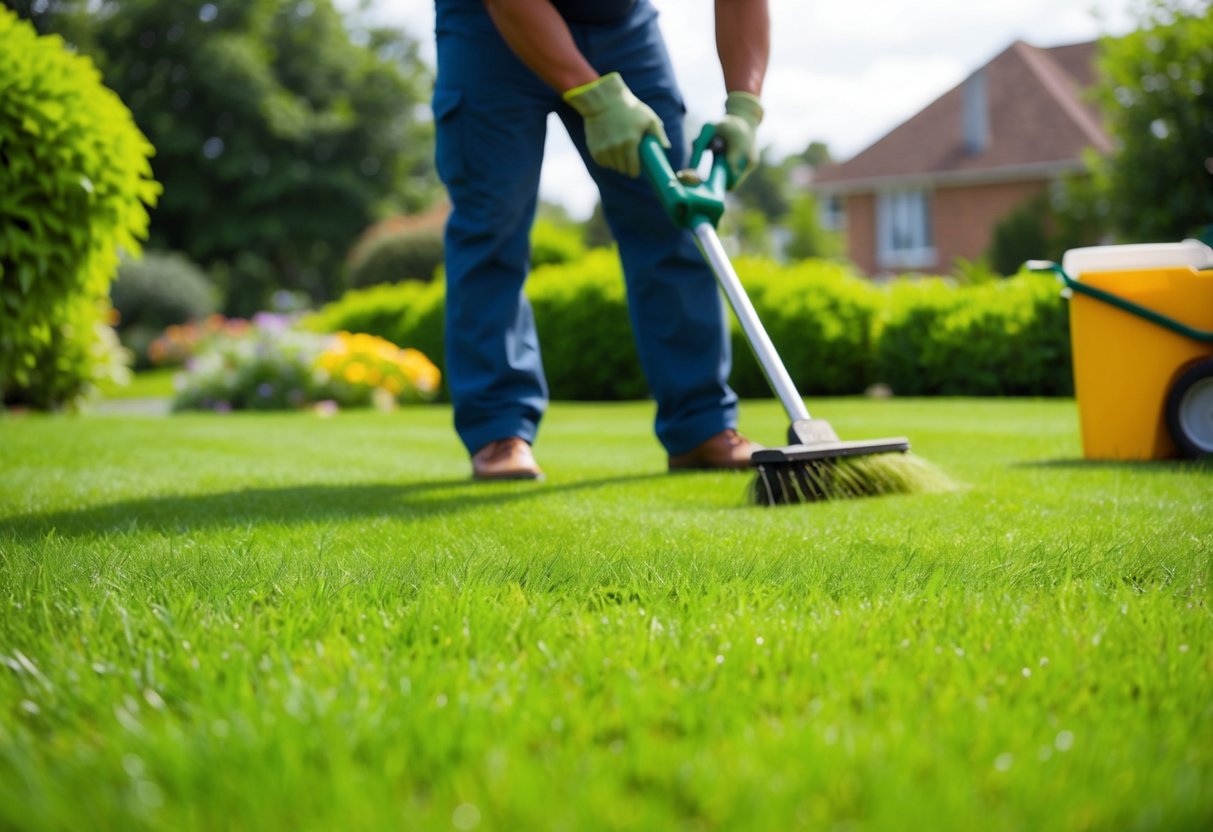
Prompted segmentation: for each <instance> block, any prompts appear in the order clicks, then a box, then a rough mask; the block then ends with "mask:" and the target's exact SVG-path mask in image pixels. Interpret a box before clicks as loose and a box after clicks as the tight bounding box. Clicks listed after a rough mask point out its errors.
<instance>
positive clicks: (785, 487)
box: [750, 453, 958, 505]
mask: <svg viewBox="0 0 1213 832" xmlns="http://www.w3.org/2000/svg"><path fill="white" fill-rule="evenodd" d="M957 487H958V486H957V484H956V483H955V482H954V481H953V480H952V478H951V477H949V476H948V475H947V474H946V473H944V472H943V471H942V470H941V469H940V468H938V467H936V466H935V465H933V464H931V463H930V462H927V461H926V460H924V459H922V458H921V457H917V456H914V455H913V454H909V453H882V454H867V455H864V456H849V457H836V458H833V459H815V460H804V461H796V462H786V463H779V464H774V463H771V464H765V465H759V466H758V475H757V476H756V477H755V478H754V481H753V483H751V487H750V491H751V494H750V496H751V498H752V501H753V502H755V503H757V504H758V505H781V504H784V503H810V502H820V501H823V500H845V499H853V498H856V497H877V496H881V495H884V494H931V493H939V492H943V491H952V490H954V489H956V488H957Z"/></svg>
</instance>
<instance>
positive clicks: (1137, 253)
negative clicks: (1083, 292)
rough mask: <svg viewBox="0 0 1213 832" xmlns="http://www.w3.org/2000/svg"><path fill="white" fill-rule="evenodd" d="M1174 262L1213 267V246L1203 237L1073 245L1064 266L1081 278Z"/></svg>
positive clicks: (1176, 263) (1070, 272) (1071, 273)
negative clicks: (1206, 242)
mask: <svg viewBox="0 0 1213 832" xmlns="http://www.w3.org/2000/svg"><path fill="white" fill-rule="evenodd" d="M1174 266H1191V267H1192V268H1194V269H1213V248H1209V247H1208V246H1207V245H1205V244H1204V243H1202V242H1200V240H1184V241H1183V242H1182V243H1136V244H1134V245H1127V246H1092V247H1090V248H1072V249H1070V250H1069V251H1067V252H1066V254H1065V257H1063V258H1062V261H1061V268H1062V270H1063V271H1065V273H1066V274H1068V275H1069V276H1070V277H1072V278H1078V277H1079V276H1080V275H1082V274H1084V273H1086V272H1116V271H1133V270H1138V269H1160V268H1169V267H1174Z"/></svg>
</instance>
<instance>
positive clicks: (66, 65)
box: [0, 9, 159, 408]
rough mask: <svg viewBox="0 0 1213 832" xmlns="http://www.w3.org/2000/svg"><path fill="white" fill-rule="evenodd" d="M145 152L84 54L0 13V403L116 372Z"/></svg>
mask: <svg viewBox="0 0 1213 832" xmlns="http://www.w3.org/2000/svg"><path fill="white" fill-rule="evenodd" d="M151 154H152V147H151V145H150V144H149V143H148V141H147V139H145V138H144V137H143V134H142V133H140V132H139V130H138V128H137V127H136V126H135V123H134V120H133V119H132V118H131V114H130V111H129V110H128V109H127V108H126V107H125V105H123V103H122V102H121V101H120V100H119V99H118V97H117V96H116V95H114V93H113V92H111V91H110V90H108V89H106V88H105V87H104V86H103V85H102V83H101V75H100V73H99V72H98V71H97V69H96V67H95V66H94V65H93V63H92V61H90V60H89V59H88V58H85V57H83V56H80V55H76V54H74V53H72V52H70V51H68V50H67V49H66V48H65V47H64V44H63V41H62V39H61V38H59V37H56V36H49V37H39V36H38V35H37V33H36V32H35V31H34V28H33V26H31V25H30V24H29V23H26V22H24V21H21V20H18V18H17V16H16V15H15V14H13V13H12V12H11V11H9V10H7V9H0V398H2V400H3V401H4V402H5V403H8V404H13V403H20V404H27V405H31V406H34V407H42V408H54V407H60V406H65V405H72V404H74V403H76V402H77V401H78V400H79V399H81V398H82V397H83V396H84V395H85V394H87V393H88V392H90V389H91V388H92V386H93V385H95V384H96V382H98V381H100V380H101V379H102V378H104V377H106V376H107V375H112V374H113V372H114V368H115V366H116V362H119V361H120V355H121V354H120V353H118V352H116V350H117V342H116V340H115V339H113V338H112V335H108V334H107V333H106V329H107V328H108V322H109V316H110V307H109V302H108V294H109V285H110V281H111V280H112V279H113V276H114V270H115V269H116V268H117V265H118V252H119V250H124V251H126V252H127V253H129V254H131V255H137V254H138V253H139V242H138V241H139V239H141V238H144V237H146V235H147V226H148V215H147V207H146V206H149V205H151V204H153V203H154V201H155V199H156V196H157V194H158V193H159V186H158V185H156V183H155V182H154V181H153V180H152V178H151V175H152V171H151V166H150V164H149V163H148V158H149V157H150V156H151Z"/></svg>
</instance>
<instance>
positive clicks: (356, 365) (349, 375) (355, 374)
mask: <svg viewBox="0 0 1213 832" xmlns="http://www.w3.org/2000/svg"><path fill="white" fill-rule="evenodd" d="M365 378H366V365H365V364H362V363H361V362H358V361H351V362H350V363H349V364H348V365H347V366H346V368H345V380H346V381H348V382H350V383H351V384H358V383H359V382H361V381H362V380H363V379H365Z"/></svg>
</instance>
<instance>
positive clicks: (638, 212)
mask: <svg viewBox="0 0 1213 832" xmlns="http://www.w3.org/2000/svg"><path fill="white" fill-rule="evenodd" d="M574 37H575V38H576V39H577V41H578V45H579V46H580V47H581V49H582V51H583V52H584V53H585V55H586V57H587V58H588V59H589V60H590V62H591V63H592V64H593V65H594V66H595V68H596V69H598V70H599V71H600V72H607V71H611V70H618V71H619V72H620V74H622V75H623V79H624V81H625V82H626V83H627V84H628V86H629V87H630V88H631V90H632V91H633V92H634V93H635V94H636V96H637V97H639V98H640V99H641V100H642V101H644V102H645V103H646V104H648V105H649V106H650V107H652V108H653V109H654V111H656V113H657V115H658V117H659V118H661V120H662V121H663V122H664V124H665V129H666V132H667V134H668V135H669V138H670V143H671V144H672V145H673V147H672V149H671V151H670V160H671V164H672V165H674V167H675V168H677V167H680V166H681V165H682V164H684V162H685V145H684V136H683V117H684V108H683V103H682V97H681V95H680V94H679V92H678V88H677V84H676V82H675V80H674V76H673V71H672V69H671V67H670V63H669V58H668V56H667V54H666V50H665V45H664V43H663V42H662V39H661V34H660V32H659V30H658V28H657V23H656V19H655V15H654V12H653V10H652V9H651V7H650V6H649V4H648V3H645V2H641V3H639V4H638V5H637V7H636V10H635V11H634V12H633V14H632V16H631V18H630V19H629V20H628V21H627V22H626V23H624V24H620V25H619V26H609V27H574ZM558 112H559V113H560V115H561V118H562V119H563V121H564V123H565V126H566V127H567V128H568V131H569V135H570V136H571V137H572V139H573V142H574V144H575V145H576V146H577V148H578V150H579V151H580V152H581V155H582V157H583V158H584V159H585V160H586V165H587V167H588V168H589V170H590V173H591V175H592V176H593V177H594V180H595V181H596V182H597V183H598V188H599V191H600V192H601V194H602V203H603V210H604V212H605V214H606V218H607V221H608V223H609V224H610V226H611V231H612V233H613V234H614V235H615V239H616V241H617V242H618V243H619V253H620V257H621V259H622V260H623V268H624V275H625V279H626V282H627V290H628V308H629V312H630V315H631V320H632V328H633V331H634V333H635V337H636V343H637V348H638V351H639V354H640V361H641V364H642V366H643V368H644V372H645V377H646V378H647V380H648V383H649V388H650V389H651V390H652V392H653V396H654V398H655V399H656V400H657V422H656V431H657V438H658V439H659V440H660V441H661V443H662V445H664V446H665V448H666V450H667V451H669V452H670V454H674V455H676V454H682V453H684V452H686V451H689V450H691V449H693V448H695V447H696V446H698V445H699V444H700V443H702V442H704V441H705V440H707V439H709V438H710V437H713V436H714V435H716V434H718V433H720V432H721V431H723V430H726V429H729V428H733V427H734V426H735V425H736V422H737V396H736V394H735V393H734V392H733V391H732V389H731V388H730V387H729V386H728V375H729V369H730V365H731V354H730V346H729V338H728V329H727V328H726V326H725V318H724V309H723V305H722V303H721V299H720V293H719V291H718V290H717V288H716V282H715V278H714V277H713V275H712V273H711V271H710V269H709V268H708V266H707V265H706V263H705V262H704V260H703V257H702V255H701V254H700V253H699V250H698V248H697V247H696V246H695V242H694V238H693V237H692V236H691V235H690V234H689V233H688V232H684V231H681V230H679V229H677V228H676V227H675V226H674V224H673V223H672V222H671V221H670V220H669V218H667V217H666V215H665V213H664V211H663V210H662V208H661V205H660V203H659V202H658V200H657V196H656V194H655V193H654V192H653V189H652V186H651V185H649V183H648V181H647V180H646V179H645V178H644V177H643V175H642V176H641V177H640V178H639V179H631V178H629V177H627V176H624V175H622V174H618V173H614V172H611V171H608V170H604V169H603V168H600V167H598V166H597V165H595V164H594V163H593V161H591V160H590V158H589V155H588V153H587V151H586V148H585V133H584V130H583V128H582V122H581V119H580V117H578V116H577V115H576V114H575V113H573V112H572V111H571V110H570V109H569V108H567V107H562V108H561V109H559V110H558Z"/></svg>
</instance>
